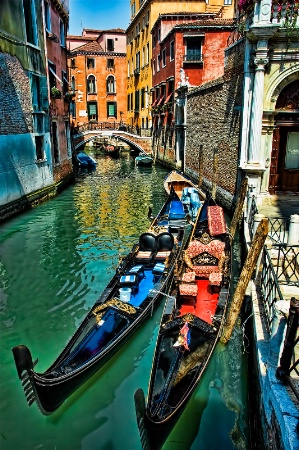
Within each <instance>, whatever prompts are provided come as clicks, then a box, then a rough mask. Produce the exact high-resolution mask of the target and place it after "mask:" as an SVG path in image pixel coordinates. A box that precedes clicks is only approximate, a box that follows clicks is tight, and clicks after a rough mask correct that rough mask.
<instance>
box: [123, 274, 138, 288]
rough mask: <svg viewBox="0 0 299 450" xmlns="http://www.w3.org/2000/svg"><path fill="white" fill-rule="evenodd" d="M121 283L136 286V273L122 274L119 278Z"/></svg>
mask: <svg viewBox="0 0 299 450" xmlns="http://www.w3.org/2000/svg"><path fill="white" fill-rule="evenodd" d="M119 282H120V284H122V285H126V286H134V284H136V282H137V278H136V275H133V274H129V273H128V274H126V275H122V276H121V277H120V280H119Z"/></svg>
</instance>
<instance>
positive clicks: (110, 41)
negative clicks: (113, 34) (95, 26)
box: [107, 39, 114, 52]
mask: <svg viewBox="0 0 299 450" xmlns="http://www.w3.org/2000/svg"><path fill="white" fill-rule="evenodd" d="M107 51H108V52H113V51H114V39H107Z"/></svg>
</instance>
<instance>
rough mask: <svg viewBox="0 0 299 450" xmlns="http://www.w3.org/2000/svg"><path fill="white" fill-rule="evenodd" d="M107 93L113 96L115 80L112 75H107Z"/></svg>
mask: <svg viewBox="0 0 299 450" xmlns="http://www.w3.org/2000/svg"><path fill="white" fill-rule="evenodd" d="M107 92H109V93H110V94H114V93H115V92H116V91H115V78H114V76H113V75H109V77H108V78H107Z"/></svg>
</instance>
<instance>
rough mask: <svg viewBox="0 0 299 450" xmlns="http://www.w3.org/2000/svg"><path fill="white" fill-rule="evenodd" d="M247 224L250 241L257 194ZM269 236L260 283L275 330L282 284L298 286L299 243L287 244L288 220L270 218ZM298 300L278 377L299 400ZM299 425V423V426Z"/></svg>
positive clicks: (268, 318) (293, 304)
mask: <svg viewBox="0 0 299 450" xmlns="http://www.w3.org/2000/svg"><path fill="white" fill-rule="evenodd" d="M249 202H250V204H249V205H248V209H247V224H248V229H249V234H250V238H251V240H252V239H253V234H254V216H255V215H256V214H258V208H257V205H256V201H255V197H254V196H250V197H249ZM268 223H269V232H268V235H269V237H270V239H271V241H272V248H271V250H270V249H269V250H268V249H267V247H266V246H264V248H263V250H262V257H261V272H260V278H259V280H258V282H256V284H257V288H258V291H259V293H260V298H261V302H262V308H263V311H264V317H265V320H266V327H267V329H268V332H269V333H270V335H271V334H272V332H273V329H272V328H273V325H274V318H275V309H276V304H277V302H278V301H280V300H284V297H283V294H282V292H281V288H280V286H281V285H291V286H299V245H292V246H288V245H287V242H286V241H287V237H288V230H289V219H285V218H270V219H268ZM298 325H299V299H296V298H295V297H292V298H291V301H290V308H289V313H288V321H287V327H286V333H285V340H284V344H283V349H282V352H281V354H280V361H279V364H280V365H279V367H277V370H276V376H277V378H278V379H280V380H281V381H283V383H285V384H288V385H289V386H290V387H291V389H292V390H293V392H294V395H295V396H296V398H297V400H299V390H298V378H299V345H298V343H299V335H298ZM298 427H299V425H298Z"/></svg>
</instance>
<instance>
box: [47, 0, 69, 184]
mask: <svg viewBox="0 0 299 450" xmlns="http://www.w3.org/2000/svg"><path fill="white" fill-rule="evenodd" d="M44 20H45V28H46V48H47V53H46V54H47V59H48V80H49V90H50V126H51V129H50V133H51V148H52V161H53V176H54V180H55V181H56V182H59V181H61V180H62V179H64V178H65V177H67V176H68V175H70V174H71V173H72V171H73V166H72V147H71V140H70V114H69V97H68V93H69V82H68V69H67V48H66V33H67V28H68V10H66V9H65V8H63V7H61V2H56V1H53V0H49V1H45V2H44Z"/></svg>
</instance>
